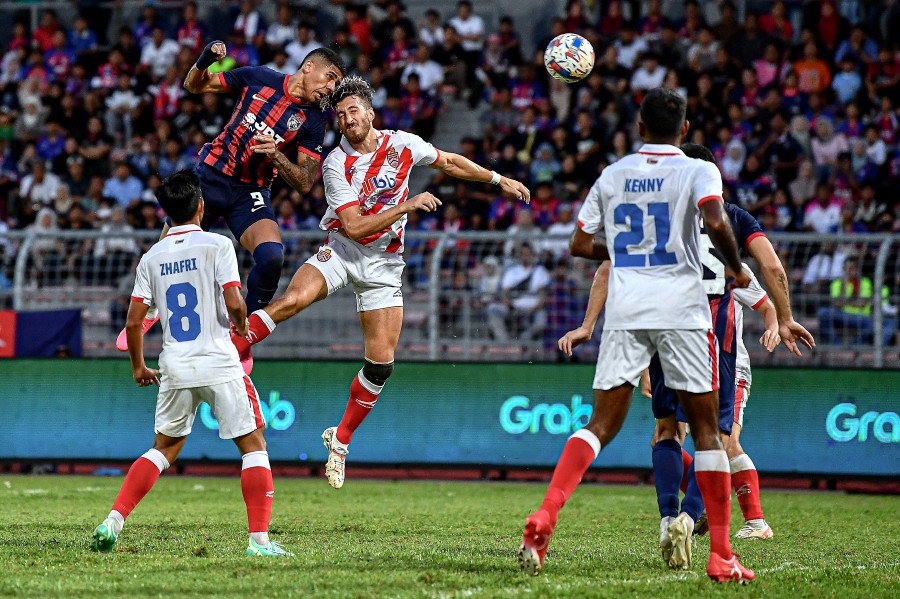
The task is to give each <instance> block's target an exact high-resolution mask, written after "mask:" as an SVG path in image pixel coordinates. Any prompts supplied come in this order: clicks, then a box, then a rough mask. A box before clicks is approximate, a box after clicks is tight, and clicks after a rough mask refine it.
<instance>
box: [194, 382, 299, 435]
mask: <svg viewBox="0 0 900 599" xmlns="http://www.w3.org/2000/svg"><path fill="white" fill-rule="evenodd" d="M259 407H260V409H261V410H262V415H263V421H264V422H265V423H266V428H268V429H272V430H276V431H286V430H288V429H289V428H291V426H293V424H294V422H295V421H296V420H297V410H296V409H295V408H294V404H292V403H291V402H289V401H287V400H286V399H281V393H279V392H278V391H274V390H273V391H270V392H269V401H268V403H265V402H259ZM200 421H201V422H202V423H203V426H205V427H206V428H208V429H209V430H213V431H217V430H219V423H218V422H217V421H216V417H215V416H213V413H212V409H211V408H210V407H209V404H207V403H202V404H200Z"/></svg>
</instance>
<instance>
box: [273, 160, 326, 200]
mask: <svg viewBox="0 0 900 599" xmlns="http://www.w3.org/2000/svg"><path fill="white" fill-rule="evenodd" d="M300 158H301V162H300V164H294V163H293V162H291V161H290V160H288V159H287V156H285V155H284V154H282V153H281V152H278V153H277V154H275V156H274V157H273V158H272V162H274V163H275V166H276V167H277V168H278V174H279V175H281V177H282V178H283V179H284V180H285V181H287V182H288V185H290V186H291V187H293V188H294V189H296V190H297V191H299V192H300V193H306V192H308V191H309V190H310V189H312V186H313V183H315V181H316V175H317V174H318V172H319V161H318V160H316V159H315V158H313V157H312V156H307V155H306V154H301V155H300Z"/></svg>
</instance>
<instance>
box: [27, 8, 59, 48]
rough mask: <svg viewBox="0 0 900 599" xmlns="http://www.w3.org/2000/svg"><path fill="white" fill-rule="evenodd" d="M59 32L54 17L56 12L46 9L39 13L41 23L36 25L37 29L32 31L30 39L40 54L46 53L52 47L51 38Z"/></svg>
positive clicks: (56, 20) (57, 23)
mask: <svg viewBox="0 0 900 599" xmlns="http://www.w3.org/2000/svg"><path fill="white" fill-rule="evenodd" d="M59 30H60V28H59V21H58V19H57V16H56V11H55V10H53V9H49V8H48V9H46V10H45V11H44V12H42V13H41V23H40V25H38V28H37V29H35V30H34V34H33V35H32V36H31V39H32V40H33V42H34V45H35V46H37V48H38V49H39V50H40V51H41V52H47V51H48V50H50V48H52V47H53V36H54V35H55V34H56V32H57V31H59Z"/></svg>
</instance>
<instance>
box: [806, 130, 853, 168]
mask: <svg viewBox="0 0 900 599" xmlns="http://www.w3.org/2000/svg"><path fill="white" fill-rule="evenodd" d="M849 150H850V146H849V145H848V144H847V138H846V137H844V136H843V135H841V134H837V135H836V134H835V132H834V123H832V122H831V119H827V118H821V119H818V120H817V121H816V137H815V138H814V139H813V140H812V155H813V158H814V159H815V162H816V166H817V167H818V169H819V173H820V176H821V175H828V174H829V173H830V172H831V169H832V168H833V167H834V164H835V162H836V161H837V157H838V155H839V154H841V153H843V152H847V151H849Z"/></svg>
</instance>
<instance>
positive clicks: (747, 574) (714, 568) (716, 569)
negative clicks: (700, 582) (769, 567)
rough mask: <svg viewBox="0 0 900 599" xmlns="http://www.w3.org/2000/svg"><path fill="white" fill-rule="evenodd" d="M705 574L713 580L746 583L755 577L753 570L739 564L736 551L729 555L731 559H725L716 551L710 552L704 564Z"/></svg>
mask: <svg viewBox="0 0 900 599" xmlns="http://www.w3.org/2000/svg"><path fill="white" fill-rule="evenodd" d="M706 575H707V576H709V577H710V578H712V579H713V581H714V582H739V583H741V584H746V583H748V582H750V581H751V580H753V579H754V578H756V574H754V573H753V570H751V569H749V568H745V567H744V566H742V565H741V563H740V562H739V561H738V555H737V554H736V553H735V554H732V555H731V559H725V558H724V557H722V556H721V555H719V554H718V553H710V554H709V562H708V563H707V564H706Z"/></svg>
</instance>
